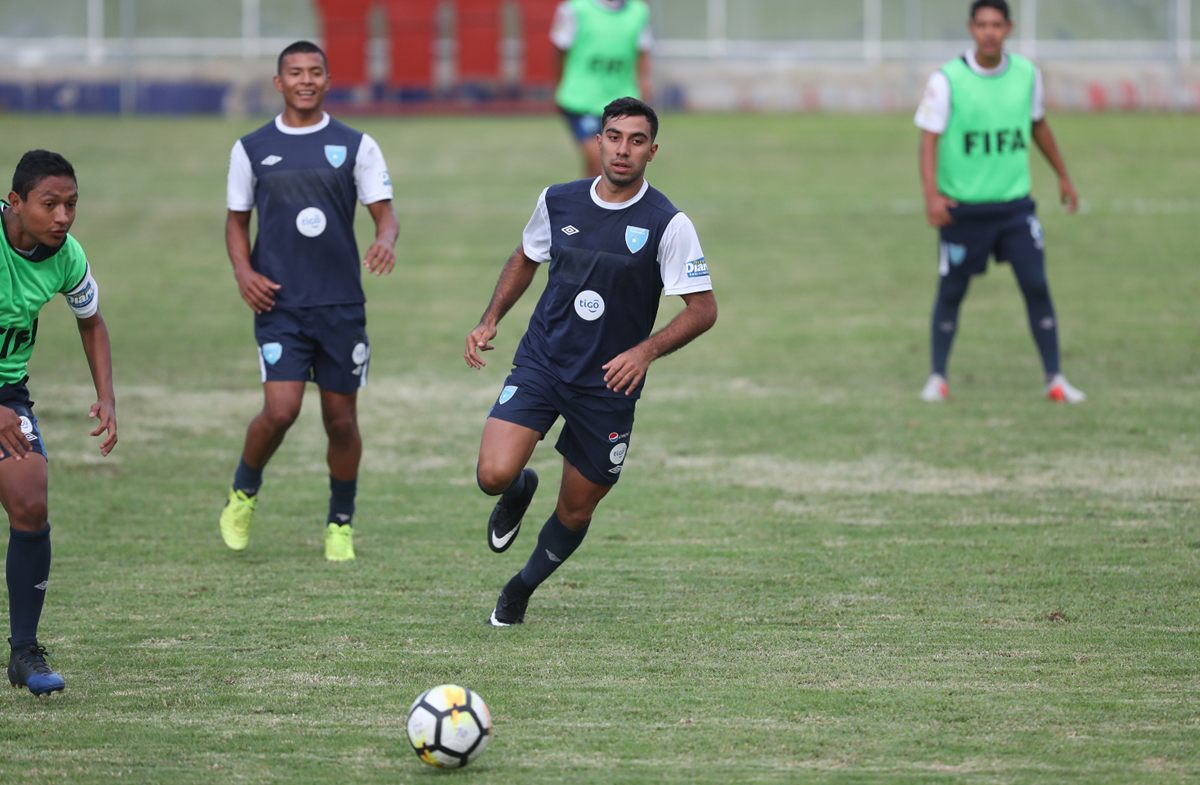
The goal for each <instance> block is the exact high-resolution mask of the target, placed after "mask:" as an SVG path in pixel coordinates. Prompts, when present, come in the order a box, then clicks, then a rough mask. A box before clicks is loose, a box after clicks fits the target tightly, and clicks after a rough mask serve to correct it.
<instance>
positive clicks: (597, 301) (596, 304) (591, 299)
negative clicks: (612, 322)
mask: <svg viewBox="0 0 1200 785" xmlns="http://www.w3.org/2000/svg"><path fill="white" fill-rule="evenodd" d="M575 313H577V314H579V318H580V319H583V320H584V321H585V322H594V321H596V320H597V319H599V318H600V317H601V316H603V315H604V298H603V297H601V296H600V295H599V294H597V293H596V292H593V291H592V290H591V289H588V290H587V291H584V292H580V293H579V294H577V295H576V296H575Z"/></svg>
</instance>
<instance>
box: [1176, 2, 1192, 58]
mask: <svg viewBox="0 0 1200 785" xmlns="http://www.w3.org/2000/svg"><path fill="white" fill-rule="evenodd" d="M1175 49H1176V57H1178V58H1179V64H1180V65H1190V64H1191V62H1192V0H1175Z"/></svg>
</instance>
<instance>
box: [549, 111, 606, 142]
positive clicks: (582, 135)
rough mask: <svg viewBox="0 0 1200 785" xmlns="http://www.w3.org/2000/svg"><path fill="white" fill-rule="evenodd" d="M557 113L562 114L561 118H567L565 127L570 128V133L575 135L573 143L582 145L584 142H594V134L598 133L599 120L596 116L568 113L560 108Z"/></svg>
mask: <svg viewBox="0 0 1200 785" xmlns="http://www.w3.org/2000/svg"><path fill="white" fill-rule="evenodd" d="M558 111H560V112H562V116H563V117H565V118H567V125H569V126H571V133H573V134H575V141H577V142H579V143H580V144H583V143H584V142H593V141H595V140H596V134H598V133H600V120H601V119H602V118H601V117H600V115H598V114H576V113H575V112H568V111H567V110H566V109H563V108H562V107H561V106H560V107H558Z"/></svg>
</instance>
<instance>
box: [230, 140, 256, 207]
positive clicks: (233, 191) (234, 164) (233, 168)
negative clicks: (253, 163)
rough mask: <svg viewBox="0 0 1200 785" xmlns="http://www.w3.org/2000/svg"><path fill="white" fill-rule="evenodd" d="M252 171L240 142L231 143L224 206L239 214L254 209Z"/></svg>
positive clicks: (248, 158)
mask: <svg viewBox="0 0 1200 785" xmlns="http://www.w3.org/2000/svg"><path fill="white" fill-rule="evenodd" d="M254 182H255V180H254V170H253V169H252V168H251V167H250V156H248V155H246V148H245V147H242V140H241V139H238V140H237V141H236V142H234V143H233V151H232V152H231V153H229V181H228V183H227V184H226V186H225V206H226V207H228V208H229V209H230V210H233V211H235V212H239V213H248V212H250V211H251V210H253V209H254Z"/></svg>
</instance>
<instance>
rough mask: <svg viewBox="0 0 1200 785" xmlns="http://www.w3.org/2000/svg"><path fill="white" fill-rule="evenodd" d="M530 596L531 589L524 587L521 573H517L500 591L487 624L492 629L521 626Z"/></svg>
mask: <svg viewBox="0 0 1200 785" xmlns="http://www.w3.org/2000/svg"><path fill="white" fill-rule="evenodd" d="M532 594H533V589H530V588H529V587H528V586H526V585H525V581H523V580H521V573H519V572H518V573H517V574H516V575H514V576H513V577H512V580H510V581H509V582H508V583H506V584H504V588H503V589H501V590H500V597H499V598H498V599H497V600H496V608H495V610H493V611H492V616H491V618H490V619H488V624H490V625H492V626H493V627H511V626H512V625H514V624H522V623H523V622H524V621H525V609H526V608H528V607H529V597H530V595H532Z"/></svg>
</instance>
